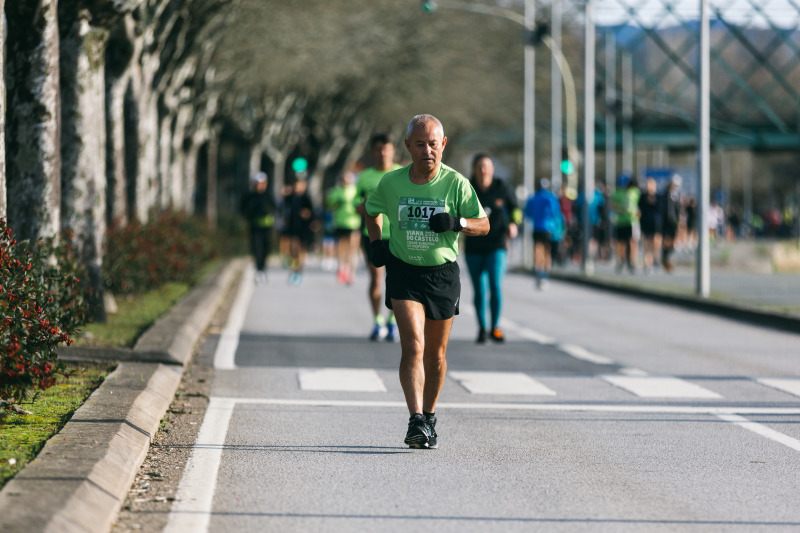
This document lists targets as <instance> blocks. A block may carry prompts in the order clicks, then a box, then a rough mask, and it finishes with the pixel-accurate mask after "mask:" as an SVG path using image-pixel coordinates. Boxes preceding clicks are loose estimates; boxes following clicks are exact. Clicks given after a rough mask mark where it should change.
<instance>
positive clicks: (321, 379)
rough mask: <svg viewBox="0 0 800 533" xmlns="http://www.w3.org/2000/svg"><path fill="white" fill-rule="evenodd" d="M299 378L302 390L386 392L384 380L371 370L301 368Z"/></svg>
mask: <svg viewBox="0 0 800 533" xmlns="http://www.w3.org/2000/svg"><path fill="white" fill-rule="evenodd" d="M297 378H298V381H299V382H300V388H301V389H302V390H317V391H346V392H386V385H384V383H383V380H382V379H381V378H380V376H378V373H377V372H375V371H374V370H372V369H370V368H301V369H300V370H299V371H298V374H297Z"/></svg>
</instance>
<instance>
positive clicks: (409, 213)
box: [366, 165, 486, 266]
mask: <svg viewBox="0 0 800 533" xmlns="http://www.w3.org/2000/svg"><path fill="white" fill-rule="evenodd" d="M410 168H411V166H410V165H409V166H407V167H403V168H401V169H398V170H395V171H393V172H391V173H389V174H386V176H384V178H383V179H382V180H381V182H380V184H379V185H378V188H377V189H375V192H374V193H372V194H371V195H370V196H369V199H368V200H367V206H366V207H367V213H368V214H369V215H371V216H375V215H377V214H378V213H383V214H385V215H387V216H388V218H389V223H390V224H391V228H392V230H391V237H390V238H389V250H390V251H391V252H392V254H393V255H394V256H396V257H398V258H400V259H402V260H403V261H405V262H406V263H409V264H411V265H418V266H436V265H441V264H444V263H447V262H452V261H455V260H456V257H457V256H458V233H457V232H455V231H445V232H444V233H434V232H433V231H431V229H430V227H429V226H428V219H430V217H431V215H433V214H436V213H441V212H445V213H450V214H451V215H453V216H454V217H464V218H483V217H485V216H486V213H485V212H484V211H483V207H482V206H481V203H480V202H479V201H478V195H477V194H475V190H474V189H473V188H472V185H471V184H470V182H469V180H467V178H465V177H464V176H462V175H461V174H459V173H458V172H456V171H455V170H453V169H452V168H450V167H448V166H446V165H441V167H440V168H439V173H438V174H437V175H436V177H435V178H433V179H432V180H431V181H429V182H428V183H426V184H424V185H415V184H413V183H411V180H410V178H409V176H408V172H409V170H410Z"/></svg>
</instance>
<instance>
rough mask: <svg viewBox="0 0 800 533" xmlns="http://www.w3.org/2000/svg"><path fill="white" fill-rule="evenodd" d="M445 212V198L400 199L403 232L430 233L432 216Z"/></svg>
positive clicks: (399, 211) (399, 214) (400, 219)
mask: <svg viewBox="0 0 800 533" xmlns="http://www.w3.org/2000/svg"><path fill="white" fill-rule="evenodd" d="M444 212H445V201H444V198H411V197H407V196H406V197H400V204H399V206H398V213H397V214H398V217H397V219H398V221H399V226H400V229H401V230H405V231H424V230H428V231H430V227H429V225H428V219H430V218H431V215H435V214H436V213H444Z"/></svg>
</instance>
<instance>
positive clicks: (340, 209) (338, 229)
mask: <svg viewBox="0 0 800 533" xmlns="http://www.w3.org/2000/svg"><path fill="white" fill-rule="evenodd" d="M355 182H356V176H355V174H353V172H352V171H350V170H348V171H346V172H345V173H344V174H342V180H341V184H339V185H337V186H336V187H334V188H333V189H331V190H330V192H329V193H328V198H327V199H326V201H325V205H326V206H327V207H328V208H329V209H331V210H332V212H333V237H334V239H336V256H337V259H338V262H339V269H338V272H337V273H336V279H337V280H338V281H339V283H346V284H348V285H352V283H353V280H354V278H355V268H356V253H358V242H359V239H360V236H359V231H358V230H359V229H360V228H361V216H360V215H359V214H358V213H357V212H356V194H357V190H356V183H355Z"/></svg>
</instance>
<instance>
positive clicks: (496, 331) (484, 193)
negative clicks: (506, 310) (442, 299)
mask: <svg viewBox="0 0 800 533" xmlns="http://www.w3.org/2000/svg"><path fill="white" fill-rule="evenodd" d="M470 182H471V183H472V187H473V188H474V189H475V192H476V193H477V194H478V200H479V201H480V203H481V205H482V206H483V210H484V211H486V216H487V217H488V218H489V233H488V234H487V235H484V236H481V237H466V240H465V244H464V252H465V255H466V259H467V267H468V268H469V275H470V278H471V279H472V286H473V288H474V294H475V298H474V304H475V314H476V315H477V318H478V338H477V341H476V342H478V343H484V342H486V334H487V331H488V332H489V336H490V338H491V339H492V340H493V341H495V342H503V341H504V340H505V338H504V336H503V331H502V330H501V329H500V327H499V323H500V310H501V308H502V303H503V296H502V286H503V277H504V276H505V273H506V264H507V253H508V252H507V246H508V239H509V237H511V238H514V237H516V236H517V225H518V224H519V223H520V222H521V219H522V212H521V211H520V209H519V207H518V206H517V200H516V198H515V197H514V194H513V192H512V191H511V188H510V187H509V186H508V185H507V184H506V182H505V181H504V180H500V179H497V178H495V177H494V163H493V161H492V158H491V157H489V156H488V155H486V154H477V155H475V157H474V158H473V159H472V179H471V180H470ZM487 281H488V285H489V287H488V291H489V292H490V296H489V309H490V314H491V327H490V328H488V330H487V327H486V293H487Z"/></svg>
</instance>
